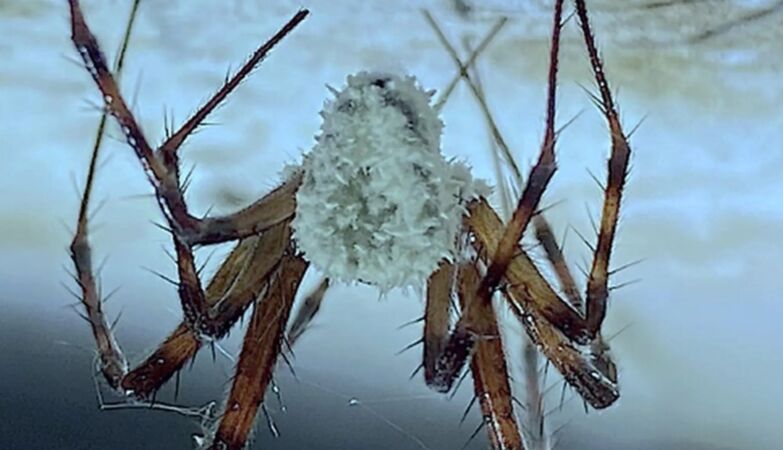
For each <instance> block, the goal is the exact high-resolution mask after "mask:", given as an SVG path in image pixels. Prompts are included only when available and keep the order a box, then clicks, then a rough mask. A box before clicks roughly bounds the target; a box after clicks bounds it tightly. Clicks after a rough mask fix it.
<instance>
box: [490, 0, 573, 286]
mask: <svg viewBox="0 0 783 450" xmlns="http://www.w3.org/2000/svg"><path fill="white" fill-rule="evenodd" d="M553 16H554V19H553V22H554V23H553V26H552V47H551V52H550V64H549V77H548V92H547V108H546V128H545V132H544V140H543V142H542V144H541V151H540V153H539V157H538V161H536V164H535V165H534V166H533V167H532V169H531V170H530V175H529V176H528V179H527V183H526V184H525V187H524V189H523V191H522V195H521V196H520V198H519V201H518V203H517V206H516V209H515V210H514V212H513V213H512V215H511V219H510V220H509V223H508V225H506V227H505V230H504V231H503V235H502V237H501V239H500V242H499V243H498V245H497V247H495V249H494V253H493V256H492V262H491V263H490V265H489V268H488V269H487V273H486V275H485V276H484V278H483V279H482V280H481V284H480V285H479V287H478V293H477V295H478V298H479V299H480V300H479V301H484V302H487V301H489V299H490V298H491V296H492V293H493V291H494V289H495V288H496V287H497V285H498V284H499V283H500V281H501V279H502V278H503V276H504V275H505V273H506V269H508V266H509V264H510V262H511V260H512V258H513V256H514V253H515V250H516V248H517V244H518V243H519V240H520V239H521V238H522V233H523V232H524V231H525V228H527V225H528V223H529V222H530V219H531V218H532V217H533V214H534V213H535V211H536V210H537V209H538V204H539V202H540V200H541V197H542V196H543V194H544V191H545V190H546V187H547V185H548V184H549V181H550V180H551V179H552V176H553V175H554V174H555V170H557V163H556V160H555V101H556V94H557V69H558V52H559V49H560V30H561V28H562V16H563V0H557V1H556V2H555V8H554V14H553Z"/></svg>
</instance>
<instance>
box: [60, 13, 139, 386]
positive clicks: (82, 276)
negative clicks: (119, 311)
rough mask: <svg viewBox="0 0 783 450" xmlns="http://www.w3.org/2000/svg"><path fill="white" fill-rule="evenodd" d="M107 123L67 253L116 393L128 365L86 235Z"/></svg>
mask: <svg viewBox="0 0 783 450" xmlns="http://www.w3.org/2000/svg"><path fill="white" fill-rule="evenodd" d="M138 6H139V0H136V1H134V3H133V5H132V6H131V11H130V14H129V15H128V21H127V25H126V27H125V33H124V35H123V40H122V45H121V47H120V52H119V54H118V56H117V60H116V64H115V72H116V73H117V76H118V77H119V76H120V74H121V73H122V68H123V65H124V62H125V55H126V54H127V50H128V44H129V42H130V38H131V32H132V30H133V23H134V22H135V18H136V13H137V11H138ZM106 120H107V118H106V113H105V112H104V113H103V114H101V119H100V122H99V123H98V129H97V131H96V135H95V143H94V145H93V150H92V155H91V156H90V164H89V168H88V169H87V181H86V183H85V186H84V193H83V195H82V200H81V204H80V206H79V216H78V219H77V224H76V232H75V234H74V237H73V240H72V241H71V245H70V253H71V260H72V261H73V264H74V268H75V270H76V277H77V283H78V285H79V287H80V288H81V291H82V295H81V297H80V299H81V302H82V304H83V306H84V309H85V313H86V317H87V318H88V322H89V323H90V326H91V328H92V333H93V337H94V338H95V342H96V344H97V347H98V355H99V359H100V370H101V373H102V374H103V376H104V378H105V379H106V381H107V382H108V383H109V385H110V386H111V387H112V388H113V389H117V388H118V387H119V385H120V382H121V381H122V378H123V377H124V376H125V374H126V373H127V371H128V362H127V360H126V359H125V356H124V355H123V353H122V350H121V349H120V347H119V345H118V344H117V342H116V340H115V339H114V335H113V333H112V329H111V327H110V326H109V325H108V323H107V322H106V316H105V314H104V312H103V308H102V299H101V298H100V297H99V295H100V294H99V292H98V288H97V283H96V281H95V277H94V275H93V267H92V266H93V264H92V248H91V246H90V241H89V231H88V228H89V218H88V211H89V208H90V198H91V196H92V189H93V185H94V183H95V174H96V172H97V165H98V158H99V156H100V150H101V144H102V142H103V137H104V134H105V133H104V131H105V128H106Z"/></svg>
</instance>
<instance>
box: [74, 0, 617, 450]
mask: <svg viewBox="0 0 783 450" xmlns="http://www.w3.org/2000/svg"><path fill="white" fill-rule="evenodd" d="M69 3H70V15H71V29H72V41H73V44H74V46H75V47H76V50H77V51H78V53H79V55H80V56H81V59H82V61H83V62H84V64H85V66H86V69H87V70H88V72H89V74H90V75H91V77H92V79H93V81H94V82H95V84H96V85H97V87H98V89H99V90H100V92H101V94H102V96H103V100H104V103H105V111H106V113H107V114H108V115H111V116H113V117H114V119H115V120H116V121H117V122H118V124H119V126H120V129H121V130H122V133H123V135H124V138H125V140H126V142H127V144H128V145H129V146H130V147H131V149H132V150H133V151H134V152H135V154H136V156H137V157H138V159H139V161H140V162H141V164H142V166H143V169H144V171H145V173H146V175H147V177H148V179H149V181H150V183H151V185H152V187H153V189H154V192H155V198H156V200H157V202H158V204H159V206H160V209H161V211H162V213H163V215H164V217H165V220H166V223H167V227H168V230H169V231H170V234H171V236H172V239H173V245H174V249H175V258H176V262H177V271H178V280H177V290H178V294H179V300H180V303H181V306H182V311H183V317H182V321H181V323H180V325H179V326H178V327H177V328H176V329H175V330H174V331H173V332H172V333H171V334H170V335H169V336H168V338H166V340H165V341H164V342H163V343H162V344H161V345H160V346H159V347H158V349H157V350H155V351H154V352H153V353H152V354H151V355H149V357H147V358H146V359H145V360H144V361H142V362H141V363H140V364H139V365H138V366H137V367H136V368H133V369H130V368H129V365H128V362H127V360H126V359H125V357H124V355H123V353H122V351H121V350H120V348H119V346H118V344H117V342H116V341H115V339H114V337H113V334H112V330H111V326H110V325H109V324H108V323H107V321H106V318H105V315H104V312H103V310H102V301H101V298H100V294H99V292H98V289H97V287H96V281H95V278H94V275H93V268H92V260H91V248H90V244H89V238H88V221H87V210H88V208H89V202H90V195H91V186H92V179H93V175H94V172H95V159H96V155H97V150H96V151H94V153H93V157H92V160H91V164H90V169H89V171H88V179H87V184H86V188H85V191H84V195H83V197H82V201H81V205H80V211H79V216H78V223H77V230H76V233H75V236H74V238H73V241H72V243H71V246H70V251H71V257H72V260H73V264H74V266H75V270H76V279H77V282H78V284H79V287H80V289H81V296H80V299H81V302H82V304H83V307H84V310H85V314H84V315H85V318H86V319H87V321H88V322H89V324H90V326H91V329H92V333H93V335H94V338H95V341H96V345H97V350H98V363H97V364H98V369H99V370H100V372H101V373H102V375H103V377H104V378H105V380H106V382H107V383H108V384H109V386H111V388H113V389H114V390H116V391H118V392H119V393H121V394H123V395H125V396H128V397H130V398H136V399H149V398H154V395H155V393H156V391H157V390H158V389H159V388H160V387H161V386H162V385H163V384H164V383H166V382H167V381H168V380H169V379H170V378H171V377H172V376H174V375H175V374H178V372H179V370H180V369H181V368H182V367H183V365H184V364H185V363H186V362H187V361H189V360H191V359H192V358H193V357H194V355H195V354H196V352H197V351H198V350H199V349H200V348H201V347H202V346H204V345H205V344H209V343H210V342H213V341H214V340H217V339H220V338H221V337H223V336H224V335H225V334H226V333H227V332H228V331H229V330H230V329H231V328H232V326H234V324H235V323H236V322H237V321H238V320H239V318H240V317H241V316H242V315H243V314H244V313H245V312H246V311H248V310H252V312H250V314H251V319H250V321H249V325H248V327H247V331H246V334H245V336H244V340H243V346H242V350H241V353H240V356H239V360H238V363H237V367H236V374H235V376H234V378H233V382H232V386H231V389H230V392H229V394H228V397H227V399H226V400H225V403H224V407H223V409H222V413H221V414H220V415H219V418H218V419H217V423H216V426H215V428H214V429H213V430H211V433H210V434H209V435H207V436H205V438H204V439H203V440H202V441H201V442H200V446H201V447H202V448H210V449H242V448H245V447H246V445H247V441H248V438H249V435H250V434H251V432H252V429H253V426H254V421H255V418H256V416H257V413H258V409H259V408H260V407H261V406H262V404H263V401H264V395H265V392H266V391H267V388H268V387H269V384H270V381H271V378H272V375H273V371H274V369H275V366H276V363H277V360H278V359H279V358H280V357H281V355H282V357H285V354H284V345H285V344H288V345H292V344H293V342H294V341H295V340H296V338H297V337H298V336H299V335H300V334H301V333H302V332H303V330H304V327H305V326H306V325H307V323H308V322H309V320H310V319H311V318H312V317H313V315H314V314H315V313H316V311H317V309H318V305H319V303H320V300H321V298H322V297H323V295H324V292H325V291H326V289H328V286H329V283H330V277H331V278H335V279H338V280H355V281H363V282H366V283H370V284H375V285H378V286H379V287H380V288H381V289H382V290H385V289H388V288H391V287H393V286H397V285H400V284H402V285H405V284H413V283H416V282H419V281H420V282H422V283H423V282H424V280H425V279H426V308H425V312H424V317H423V319H424V334H423V338H422V342H423V358H422V367H423V374H424V379H425V381H426V383H427V384H428V385H429V386H430V387H432V388H433V389H435V390H436V391H439V392H449V391H450V390H452V389H454V386H455V381H456V380H457V379H458V378H459V376H460V374H461V373H462V372H463V371H464V370H470V372H472V376H473V382H474V390H475V393H476V398H477V399H478V400H479V402H480V405H481V410H482V414H483V417H484V418H485V424H486V425H487V430H488V433H489V438H490V442H491V444H492V446H493V447H494V448H496V449H522V448H524V443H523V442H524V440H523V436H522V433H521V432H520V427H519V426H518V424H517V422H516V418H515V414H514V408H513V402H512V400H513V399H512V395H511V387H510V381H509V375H508V369H507V361H506V355H505V352H504V347H503V342H502V340H501V338H500V334H499V324H498V321H497V318H496V314H495V310H494V308H495V306H493V303H492V299H493V297H499V298H501V299H503V301H504V303H505V305H507V307H508V308H509V309H510V310H511V311H512V312H513V313H514V315H515V316H516V317H517V318H518V319H519V321H520V322H521V324H522V326H523V327H524V329H525V330H526V332H527V335H528V337H529V338H530V339H531V340H532V342H534V343H535V344H536V345H537V346H538V348H539V349H540V351H541V352H542V353H543V355H544V356H545V357H546V358H547V359H548V360H549V362H551V364H552V365H554V367H556V368H557V369H558V371H559V372H560V373H561V374H562V375H563V377H564V379H565V381H566V382H567V383H568V384H569V385H570V386H572V387H573V388H574V389H575V390H576V392H577V393H578V394H579V395H580V396H581V397H582V398H583V399H584V401H585V402H586V403H588V404H590V405H591V406H592V407H594V408H597V409H600V408H605V407H608V406H609V405H611V404H612V403H613V402H614V401H615V400H617V398H618V397H619V390H618V386H617V372H616V368H615V364H614V363H613V361H612V359H611V356H610V353H609V347H608V345H607V343H606V342H605V341H604V339H603V338H602V335H601V325H602V323H603V320H604V317H605V315H606V308H607V300H608V294H609V288H608V285H607V283H608V278H609V275H610V273H611V272H610V270H609V259H610V255H611V252H612V244H613V240H614V237H615V231H616V225H617V220H618V215H619V209H620V204H621V198H622V194H623V188H624V184H625V178H626V174H627V170H628V162H629V157H630V147H629V144H628V141H627V138H626V135H625V133H624V132H623V129H622V127H621V124H620V120H619V117H618V114H617V111H616V107H615V104H614V101H613V98H612V94H611V92H610V89H609V86H608V83H607V80H606V78H605V75H604V70H603V66H602V61H601V59H600V57H599V54H598V51H597V49H596V45H595V42H594V38H593V34H592V31H591V28H590V22H589V16H588V12H587V7H586V4H585V0H575V8H576V13H575V14H576V16H577V19H578V21H579V26H580V28H581V31H582V34H583V37H584V41H585V45H586V48H587V53H588V56H589V59H590V64H591V66H592V71H593V75H594V77H595V81H596V83H597V87H598V91H599V95H597V96H595V98H594V100H595V101H596V103H597V104H598V105H599V107H600V109H601V112H602V113H603V115H604V116H605V118H606V121H607V124H608V128H609V132H610V136H611V151H610V157H609V160H608V175H607V181H606V184H605V188H604V197H605V198H604V205H603V211H602V217H601V222H600V228H599V230H598V241H597V244H596V246H595V251H594V257H593V263H592V268H591V270H590V273H589V280H588V283H587V289H586V293H585V295H584V296H582V295H581V294H580V292H579V290H578V289H577V287H576V285H575V282H574V279H573V277H572V276H571V274H570V272H569V269H568V267H567V265H566V264H565V262H564V259H563V255H562V253H561V251H560V248H559V246H558V245H557V243H556V242H555V239H554V237H553V234H552V232H551V229H550V227H549V225H548V224H547V221H546V219H545V218H544V216H543V214H541V212H540V211H539V203H540V200H541V197H542V195H543V193H544V191H545V190H546V188H547V185H548V183H549V181H550V179H551V178H552V176H553V175H554V173H555V171H556V168H557V166H556V158H555V143H556V139H557V133H556V132H555V109H556V85H557V72H558V51H559V45H560V31H561V28H562V26H563V23H564V21H563V17H562V16H563V1H562V0H556V1H555V2H554V7H553V11H554V12H553V26H552V34H551V51H550V63H549V73H548V90H547V102H546V127H545V133H544V137H543V142H542V145H541V149H540V153H539V156H538V159H537V161H536V162H535V163H534V165H533V166H532V168H531V169H530V172H529V175H528V177H527V182H526V183H525V185H524V188H523V189H522V193H521V196H520V197H519V199H518V202H517V204H516V208H515V209H514V211H513V214H512V215H511V218H510V220H509V221H508V223H505V224H504V223H503V221H502V220H501V219H500V217H499V215H498V214H497V213H496V212H495V210H494V209H493V208H492V207H491V206H490V204H489V203H488V201H487V200H486V198H485V195H486V191H485V189H483V188H482V186H481V184H480V183H478V182H475V181H473V180H472V178H471V177H470V174H469V172H468V171H467V169H466V168H465V167H463V166H460V165H459V164H453V163H451V162H446V161H445V160H444V159H443V157H442V156H441V155H440V149H439V136H440V126H441V123H440V120H439V119H438V117H437V114H436V112H435V111H434V110H433V109H432V108H431V107H430V106H429V96H430V95H431V93H427V92H425V91H423V90H422V89H420V88H419V87H418V86H417V85H416V83H415V81H414V80H413V79H412V78H410V77H408V78H404V77H398V76H394V75H387V74H371V73H361V74H358V75H355V76H353V77H349V79H348V86H347V87H346V88H345V89H343V90H342V91H338V90H334V92H333V93H334V94H335V99H334V100H333V101H332V102H331V103H329V106H328V107H327V109H326V110H325V111H324V112H323V113H322V115H323V117H324V124H323V126H322V133H321V134H320V135H319V136H318V137H317V138H316V141H317V143H316V146H315V147H314V149H313V150H312V151H311V152H310V153H309V154H307V155H306V156H305V160H304V163H303V164H302V166H300V167H292V168H290V170H288V171H287V174H288V176H287V178H286V179H285V180H284V181H283V182H282V184H281V185H280V186H278V187H277V188H275V189H274V190H272V191H271V192H269V193H268V194H266V195H265V196H263V197H262V198H261V199H259V200H257V201H255V202H254V203H252V204H251V205H250V206H248V207H246V208H244V209H242V210H240V211H237V212H235V213H233V214H228V215H225V216H220V217H204V218H199V217H196V216H194V215H192V214H191V213H190V212H189V210H188V205H187V204H186V202H185V199H184V195H183V190H184V188H183V180H182V177H181V176H180V175H181V174H180V164H179V155H178V149H179V148H180V147H181V146H182V144H183V142H184V141H185V140H186V139H187V138H188V136H190V134H192V133H193V131H194V130H196V129H197V128H198V127H199V125H200V124H202V123H203V121H204V120H205V118H206V117H207V115H208V114H209V113H210V112H211V111H212V110H213V109H215V107H217V106H218V105H219V104H221V103H222V102H223V101H225V99H226V98H227V96H228V95H229V94H230V93H231V92H232V91H233V90H234V89H235V88H236V87H237V85H238V84H239V83H240V82H241V81H242V80H243V79H244V78H245V77H246V76H247V75H248V74H249V73H250V72H252V70H253V69H254V68H255V67H256V66H257V65H258V64H259V63H260V62H261V61H262V60H263V59H264V58H265V56H266V55H267V54H268V53H269V51H270V50H271V49H272V48H273V47H275V46H276V45H277V44H278V43H280V41H281V40H283V38H284V37H285V36H286V35H287V34H289V33H290V32H291V31H292V30H294V28H296V27H297V26H298V25H299V24H300V23H301V22H302V21H303V20H304V19H305V18H306V17H307V16H308V14H309V12H308V11H307V10H304V9H303V10H300V11H298V12H297V13H296V14H294V15H293V17H292V18H291V19H290V20H289V21H288V22H287V23H286V24H285V25H284V26H283V27H282V28H281V29H280V31H278V32H277V33H276V34H275V35H274V36H273V37H272V38H270V39H269V40H268V41H267V42H266V43H264V44H263V45H261V46H260V47H259V48H258V49H257V50H256V51H255V52H254V53H253V54H252V55H251V57H250V58H249V60H248V61H247V62H246V63H245V64H244V65H243V66H242V67H241V68H240V69H239V70H238V71H237V73H236V74H235V75H233V76H232V77H230V78H227V79H226V82H225V84H224V85H223V86H222V87H221V88H220V89H219V90H218V92H217V93H216V94H215V95H214V96H212V97H211V98H210V99H209V100H208V101H207V102H206V103H205V104H204V105H203V106H202V107H201V108H200V109H199V110H198V111H197V112H196V113H195V114H194V115H193V116H192V117H191V118H190V119H189V120H187V121H186V122H185V123H184V124H183V125H182V126H181V127H180V128H179V129H178V130H176V131H174V132H172V133H170V134H168V137H167V138H166V139H165V141H164V142H163V143H162V144H161V145H160V146H158V147H157V148H156V149H154V148H153V147H151V146H150V144H149V142H148V140H147V139H146V137H145V135H144V134H143V132H142V130H141V128H140V127H139V125H138V122H137V120H136V119H135V118H134V115H133V113H132V112H131V111H130V109H129V108H128V106H127V103H126V101H125V100H124V98H123V96H122V95H121V93H120V90H119V87H118V85H117V82H116V81H115V77H114V75H113V74H112V72H111V71H110V69H109V68H108V66H107V63H106V59H105V57H104V54H103V52H102V51H101V49H100V47H99V45H98V42H97V40H96V38H95V36H94V35H93V34H92V32H91V31H90V28H89V27H88V25H87V23H86V21H85V18H84V16H83V14H82V10H81V8H80V5H79V2H78V0H70V1H69ZM461 70H462V72H463V75H464V71H465V68H464V67H461ZM373 114H374V115H373ZM395 133H396V134H395ZM381 148H385V149H386V150H387V153H384V154H377V153H374V152H375V151H376V150H378V151H380V149H381ZM389 148H391V149H392V151H390V152H389ZM96 149H97V146H96ZM394 150H396V151H394ZM346 177H348V178H346ZM395 177H397V178H395ZM400 177H407V178H404V179H403V178H400ZM375 185H377V186H376V188H377V189H375V188H372V186H375ZM373 189H375V190H373ZM319 195H320V197H319ZM395 195H396V196H397V197H395ZM373 196H374V197H373ZM369 197H373V198H372V199H370V198H369ZM399 197H401V198H403V200H402V201H401V202H400V201H398V202H397V203H395V200H394V198H399ZM419 197H422V198H419ZM531 222H532V224H533V226H534V228H535V236H536V238H537V240H538V241H539V242H540V244H541V245H542V247H543V249H544V251H545V253H546V256H547V258H548V260H549V262H550V263H551V264H552V266H553V269H554V273H555V275H556V277H557V279H558V282H559V283H560V287H561V288H562V291H563V292H564V297H565V298H563V296H561V295H560V294H558V289H556V288H555V287H554V286H553V284H551V283H550V282H548V281H547V280H546V278H545V277H544V276H543V275H542V273H541V271H540V269H539V268H538V267H537V266H536V264H535V263H534V262H533V260H532V259H531V257H530V256H529V255H528V253H527V252H526V250H525V249H523V248H522V246H521V245H520V240H521V237H522V234H523V232H524V231H525V230H526V228H527V226H528V225H529V224H530V223H531ZM313 227H315V228H316V229H315V230H311V229H312V228H313ZM228 241H236V246H235V247H234V249H233V250H232V251H231V252H230V254H229V255H228V256H227V258H226V259H225V261H224V262H223V263H222V264H221V265H220V267H219V268H218V270H217V271H216V273H215V274H214V276H213V277H212V279H211V280H210V281H209V283H208V284H207V286H206V287H203V286H202V282H201V279H200V277H199V271H198V269H197V267H196V264H195V261H194V253H193V251H194V249H195V248H197V247H202V246H207V245H211V244H218V243H223V242H228ZM436 241H437V242H436ZM311 265H312V266H317V268H318V269H320V270H322V271H323V272H324V273H325V274H326V275H327V278H325V279H324V281H323V282H322V283H321V285H320V286H319V288H318V289H317V290H316V292H315V293H314V294H312V295H310V296H309V297H308V298H307V299H306V300H305V302H304V303H303V306H302V307H301V309H300V310H299V312H298V314H297V315H296V317H295V318H294V319H293V320H291V321H290V322H291V325H290V327H288V330H287V325H288V323H289V317H290V315H291V311H292V308H293V305H294V298H295V296H296V295H297V291H298V290H299V286H300V282H301V280H302V278H303V276H304V274H305V272H306V271H307V270H308V268H309V267H310V266H311ZM455 299H456V300H457V301H456V302H455V301H454V300H455ZM455 310H459V316H458V319H457V320H456V321H452V320H451V317H452V316H453V314H454V313H455V312H456V311H455ZM452 322H454V323H452ZM466 366H467V369H466Z"/></svg>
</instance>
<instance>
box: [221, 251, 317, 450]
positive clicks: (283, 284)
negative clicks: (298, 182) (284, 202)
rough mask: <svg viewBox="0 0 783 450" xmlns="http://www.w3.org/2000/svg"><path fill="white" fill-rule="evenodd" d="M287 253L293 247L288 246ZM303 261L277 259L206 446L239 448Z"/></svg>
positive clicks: (264, 381)
mask: <svg viewBox="0 0 783 450" xmlns="http://www.w3.org/2000/svg"><path fill="white" fill-rule="evenodd" d="M289 252H291V253H292V252H293V249H291V248H290V247H289ZM306 269H307V262H306V261H305V260H304V259H302V258H301V257H299V256H295V255H293V254H290V253H289V254H287V255H285V256H284V257H283V259H282V261H281V262H280V266H279V268H278V269H277V270H276V272H275V275H274V276H273V279H272V282H271V283H270V286H269V288H268V290H267V292H266V295H265V296H264V298H263V299H262V300H260V301H258V302H257V303H256V305H255V307H254V309H253V317H252V319H251V321H250V325H249V327H248V330H247V333H246V334H245V339H244V343H243V345H242V352H241V353H240V356H239V362H238V363H237V369H236V375H235V376H234V383H233V385H232V387H231V393H230V394H229V397H228V399H227V401H226V408H225V411H224V413H223V416H222V418H221V420H220V424H219V426H218V429H217V432H216V433H215V436H214V438H213V439H212V442H211V445H210V447H209V448H210V449H215V450H241V449H244V448H245V443H246V442H247V438H248V436H249V434H250V431H251V429H252V428H253V424H254V422H255V418H256V415H257V413H258V408H259V407H260V406H261V403H262V402H263V400H264V393H265V392H266V388H267V386H268V385H269V381H270V380H271V379H272V372H273V371H274V368H275V363H276V361H277V357H278V355H279V354H280V350H281V346H282V343H283V337H284V335H285V325H286V322H287V321H288V316H289V314H290V312H291V307H292V306H293V302H294V297H295V296H296V291H297V289H298V288H299V283H300V282H301V280H302V277H303V276H304V273H305V270H306Z"/></svg>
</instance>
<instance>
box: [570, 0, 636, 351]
mask: <svg viewBox="0 0 783 450" xmlns="http://www.w3.org/2000/svg"><path fill="white" fill-rule="evenodd" d="M576 15H577V17H578V18H579V25H580V27H581V29H582V34H583V35H584V40H585V45H586V47H587V53H588V56H589V58H590V65H591V66H592V69H593V75H594V76H595V81H596V84H597V85H598V91H599V93H600V96H601V104H600V106H601V110H602V112H603V114H604V116H605V118H606V121H607V124H608V125H609V133H610V136H611V142H612V144H611V145H612V149H611V156H610V157H609V160H608V162H607V167H608V174H607V182H606V188H605V191H604V206H603V211H602V212H601V225H600V229H599V232H598V243H597V244H596V246H595V254H594V257H593V265H592V268H591V270H590V277H589V280H588V282H587V305H586V306H587V308H586V316H587V330H588V332H589V333H590V334H591V335H593V336H595V335H596V334H597V333H598V332H599V330H600V328H601V324H602V323H603V320H604V317H605V316H606V303H607V299H608V297H609V289H608V286H607V285H608V282H609V258H610V256H611V253H612V244H613V242H614V238H615V232H616V231H617V220H618V218H619V214H620V203H621V201H622V195H623V188H624V187H625V179H626V177H627V175H628V162H629V160H630V156H631V147H630V145H629V144H628V139H627V138H626V135H625V133H624V132H623V129H622V125H621V123H620V118H619V116H618V114H617V109H616V108H615V105H614V100H613V99H612V93H611V91H610V90H609V83H608V82H607V81H606V77H605V75H604V69H603V63H602V62H601V58H600V56H599V54H598V50H597V49H596V46H595V40H594V38H593V33H592V30H591V29H590V20H589V17H588V14H587V5H586V4H585V0H576Z"/></svg>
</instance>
